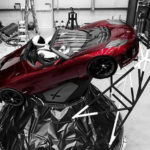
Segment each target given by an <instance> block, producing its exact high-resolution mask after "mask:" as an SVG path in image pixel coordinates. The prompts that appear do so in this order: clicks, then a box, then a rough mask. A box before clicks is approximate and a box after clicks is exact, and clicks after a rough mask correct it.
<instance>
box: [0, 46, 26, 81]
mask: <svg viewBox="0 0 150 150" xmlns="http://www.w3.org/2000/svg"><path fill="white" fill-rule="evenodd" d="M23 48H24V47H22V48H20V49H18V50H16V51H14V52H13V53H10V54H9V55H7V56H5V57H3V58H2V59H1V60H0V82H1V83H4V82H5V83H6V81H8V80H9V81H10V80H11V79H12V78H15V77H17V76H19V75H21V74H24V73H27V72H28V70H27V69H26V68H25V67H24V63H25V62H22V61H21V60H20V55H21V52H22V50H23Z"/></svg>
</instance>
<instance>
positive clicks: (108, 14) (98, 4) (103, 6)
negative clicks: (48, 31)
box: [0, 0, 128, 28]
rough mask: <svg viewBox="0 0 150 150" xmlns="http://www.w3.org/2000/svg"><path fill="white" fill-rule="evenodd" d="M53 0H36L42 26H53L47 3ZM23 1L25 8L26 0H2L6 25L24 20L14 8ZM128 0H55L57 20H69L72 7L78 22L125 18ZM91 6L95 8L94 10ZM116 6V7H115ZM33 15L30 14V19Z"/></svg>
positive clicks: (0, 11)
mask: <svg viewBox="0 0 150 150" xmlns="http://www.w3.org/2000/svg"><path fill="white" fill-rule="evenodd" d="M51 2H52V0H35V3H36V10H37V18H38V22H39V26H40V27H42V28H48V27H49V28H52V26H53V19H52V9H51V7H50V6H49V5H45V4H47V3H51ZM15 3H21V7H22V8H24V6H25V0H1V1H0V20H1V21H2V23H3V24H4V25H7V24H9V23H11V22H18V20H22V13H21V11H18V10H17V11H16V10H14V4H15ZM127 6H128V0H123V1H122V0H54V9H55V11H54V17H55V21H56V20H58V24H60V22H61V20H63V21H64V22H65V23H66V22H67V17H68V12H69V8H70V7H74V8H77V10H76V12H77V13H78V23H79V24H80V25H81V24H83V23H85V22H86V23H89V22H92V21H96V20H100V19H111V18H112V17H113V16H114V19H119V18H120V17H121V18H122V19H123V20H125V19H126V15H127ZM91 8H95V10H92V9H91ZM113 8H115V9H113ZM31 20H32V17H31V16H30V21H31Z"/></svg>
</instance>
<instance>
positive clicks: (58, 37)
mask: <svg viewBox="0 0 150 150" xmlns="http://www.w3.org/2000/svg"><path fill="white" fill-rule="evenodd" d="M109 38H110V31H109V29H108V28H106V27H95V28H91V29H85V30H68V29H61V30H57V31H56V32H55V34H54V36H53V38H52V39H51V41H50V42H49V43H48V44H47V45H46V44H45V45H44V46H43V47H37V46H36V45H34V44H33V42H32V40H30V41H29V42H28V43H27V44H26V46H25V49H24V51H23V52H22V54H21V59H24V60H27V61H28V62H29V64H31V65H32V66H34V67H41V66H42V67H43V66H48V65H53V64H54V63H55V62H56V61H57V60H59V59H61V60H68V59H70V57H71V56H73V55H74V54H76V53H79V52H81V51H83V50H86V49H88V48H91V47H93V46H96V45H99V44H101V43H104V42H107V41H108V40H109Z"/></svg>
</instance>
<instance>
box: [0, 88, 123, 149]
mask: <svg viewBox="0 0 150 150" xmlns="http://www.w3.org/2000/svg"><path fill="white" fill-rule="evenodd" d="M92 88H93V87H92ZM92 88H91V89H88V90H87V92H86V94H85V96H84V97H82V98H80V99H79V100H77V102H76V103H73V104H70V105H68V106H64V105H53V106H51V105H49V106H41V105H37V104H35V103H34V102H33V101H32V100H31V99H28V100H27V101H26V103H25V104H24V106H20V107H13V106H10V105H4V106H3V109H2V110H1V113H0V147H1V150H108V149H109V148H108V143H109V140H110V135H111V132H112V128H113V124H114V120H115V113H112V112H110V111H109V110H110V109H112V108H114V107H115V106H114V104H113V103H112V101H111V100H109V99H108V98H107V97H104V96H102V97H101V98H100V99H99V100H98V101H97V102H95V103H94V104H93V105H92V106H90V108H89V109H88V110H86V112H84V113H89V112H101V111H105V110H107V111H108V112H106V113H104V114H101V115H97V116H91V117H83V118H78V119H75V120H72V116H73V115H75V114H76V113H77V112H78V111H79V110H80V109H82V108H83V107H84V106H85V105H86V104H87V103H88V102H89V101H91V100H92V99H93V98H94V97H95V96H96V95H97V92H99V91H97V90H96V89H95V88H93V89H94V90H92ZM120 139H121V138H120V137H118V138H117V139H116V141H115V145H114V148H113V150H119V149H118V148H116V147H119V144H120Z"/></svg>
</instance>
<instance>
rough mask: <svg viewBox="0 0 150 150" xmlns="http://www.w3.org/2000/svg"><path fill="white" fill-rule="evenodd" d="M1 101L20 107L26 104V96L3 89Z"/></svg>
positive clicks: (0, 94) (0, 96) (0, 92)
mask: <svg viewBox="0 0 150 150" xmlns="http://www.w3.org/2000/svg"><path fill="white" fill-rule="evenodd" d="M0 99H1V100H2V101H4V102H5V103H6V104H9V105H12V106H20V105H22V104H23V103H24V96H23V95H22V94H21V93H20V92H18V91H16V90H14V89H8V88H7V89H2V90H1V91H0Z"/></svg>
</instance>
